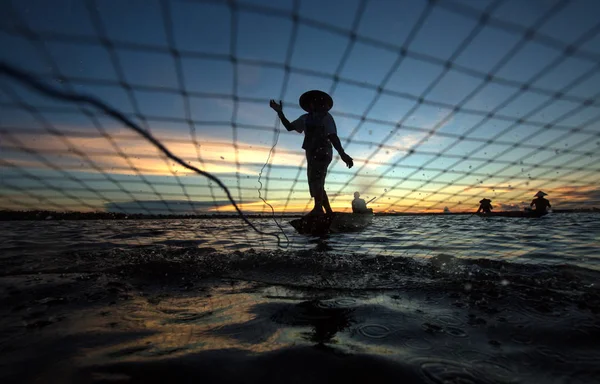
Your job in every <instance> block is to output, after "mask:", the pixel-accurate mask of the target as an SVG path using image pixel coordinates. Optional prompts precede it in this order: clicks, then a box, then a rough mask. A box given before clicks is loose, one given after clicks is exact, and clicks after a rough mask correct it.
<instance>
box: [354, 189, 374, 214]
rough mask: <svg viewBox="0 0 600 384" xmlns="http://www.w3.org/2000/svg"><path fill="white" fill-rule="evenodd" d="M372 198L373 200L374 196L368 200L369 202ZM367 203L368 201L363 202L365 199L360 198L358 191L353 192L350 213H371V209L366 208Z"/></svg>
mask: <svg viewBox="0 0 600 384" xmlns="http://www.w3.org/2000/svg"><path fill="white" fill-rule="evenodd" d="M373 200H375V198H372V199H371V200H369V203H370V202H371V201H373ZM367 204H368V203H367V202H365V199H361V198H360V193H358V192H354V200H352V213H373V209H371V208H367Z"/></svg>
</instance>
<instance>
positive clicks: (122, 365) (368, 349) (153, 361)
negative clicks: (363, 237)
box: [0, 281, 600, 384]
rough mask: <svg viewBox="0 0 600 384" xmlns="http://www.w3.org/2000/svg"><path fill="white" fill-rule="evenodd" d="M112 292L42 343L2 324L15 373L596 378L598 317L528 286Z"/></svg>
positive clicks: (231, 286)
mask: <svg viewBox="0 0 600 384" xmlns="http://www.w3.org/2000/svg"><path fill="white" fill-rule="evenodd" d="M40 284H42V282H40ZM108 285H110V286H111V287H116V288H117V289H116V291H119V292H120V293H121V299H120V300H119V301H118V302H117V303H116V304H115V303H114V302H112V301H109V300H112V299H111V298H110V297H105V298H104V300H102V299H96V300H92V301H90V300H88V301H87V302H80V303H79V304H78V311H77V312H74V311H71V312H69V313H68V314H67V315H65V316H63V317H66V318H67V319H66V320H63V321H62V322H57V321H55V322H54V323H50V324H49V325H47V326H45V327H43V328H42V327H40V328H41V329H40V330H37V331H35V332H36V333H35V334H34V333H31V332H32V331H29V332H24V331H23V328H22V327H21V328H19V327H18V326H16V325H15V324H16V321H15V319H18V317H19V315H18V313H17V312H15V311H12V313H11V314H10V315H8V316H7V317H4V320H3V321H4V323H5V325H6V324H10V327H12V328H13V329H14V331H13V333H15V335H16V336H17V337H20V341H19V342H18V343H17V342H15V340H16V339H15V337H14V335H13V336H12V339H9V340H8V341H9V342H8V343H5V344H4V345H5V346H7V348H11V351H12V354H13V356H16V357H13V358H12V359H13V361H17V362H19V361H20V360H23V365H20V364H16V365H15V367H16V369H17V370H14V371H11V373H12V374H16V373H17V372H18V369H24V367H25V362H26V361H27V362H28V361H29V359H31V358H32V357H38V358H39V357H41V356H44V354H48V355H50V354H52V356H53V359H55V360H57V361H62V365H61V364H58V365H51V366H49V367H48V368H47V369H43V370H40V371H39V372H31V371H29V372H28V374H29V375H32V374H35V376H36V378H37V379H38V381H39V382H47V381H46V380H47V379H52V378H55V377H57V376H56V375H57V374H61V373H62V374H63V375H65V376H62V377H61V376H60V375H59V376H58V377H61V380H60V382H69V380H66V378H67V375H66V374H65V372H61V370H64V371H66V372H69V375H68V377H69V378H72V377H76V378H77V379H78V380H77V381H81V382H127V383H131V382H133V383H143V382H198V381H207V382H248V383H278V382H282V381H286V380H293V381H296V382H314V383H326V382H332V381H331V380H332V378H336V379H339V378H344V377H345V378H346V379H347V381H344V382H381V381H378V380H386V382H387V380H392V379H394V380H400V381H401V382H409V383H425V382H427V383H430V382H433V383H449V382H452V383H455V382H456V383H458V382H460V383H475V384H477V383H520V382H526V383H529V382H531V383H533V382H536V383H537V382H539V383H542V382H543V383H546V382H555V381H554V380H556V379H558V378H562V379H564V381H560V380H559V381H557V382H565V383H595V382H596V381H595V380H596V379H597V377H595V375H596V374H597V373H598V372H597V366H596V365H597V361H598V359H600V353H599V351H598V349H597V345H596V343H595V340H597V337H598V336H600V322H599V317H598V315H597V314H596V315H594V314H593V313H591V312H590V311H586V310H581V309H579V308H577V305H575V304H573V303H570V302H569V300H564V298H563V297H562V296H561V295H555V296H553V298H552V300H551V301H548V303H546V304H545V305H544V303H543V302H544V300H539V299H538V301H539V302H536V301H535V300H533V299H535V298H536V297H539V296H537V295H536V294H527V293H522V294H521V295H520V296H513V295H512V294H513V293H516V292H520V291H522V288H515V289H514V290H510V288H508V290H507V292H506V293H507V295H506V296H505V297H502V296H498V295H496V294H494V293H493V292H491V291H490V292H486V291H480V292H479V293H478V294H477V295H475V296H473V294H472V293H469V292H461V290H456V289H452V288H451V287H446V288H447V289H444V290H443V291H429V292H427V290H426V289H424V290H422V291H413V292H407V291H404V292H402V291H397V292H396V291H388V292H377V293H369V292H348V293H347V294H345V295H341V294H340V293H336V292H332V291H330V292H328V291H314V290H312V291H302V290H294V289H289V288H283V287H277V286H264V285H259V284H256V283H239V282H234V281H221V282H215V283H214V284H208V285H206V284H205V285H204V286H197V287H196V289H193V290H186V291H185V292H181V291H177V289H173V287H171V288H170V289H164V287H163V289H162V290H146V291H145V292H143V291H142V292H140V291H139V290H138V289H133V287H131V286H128V285H127V284H123V283H118V282H112V283H109V284H108ZM423 288H424V287H423ZM88 289H89V287H88ZM95 289H98V290H102V287H100V286H98V287H96V288H95ZM126 292H128V297H127V298H124V297H123V296H122V295H123V294H124V293H126ZM525 292H526V291H525ZM532 300H533V301H532ZM457 303H463V304H468V305H462V306H461V305H457ZM52 308H54V309H52ZM52 308H50V309H48V311H57V310H58V311H60V307H58V309H56V308H57V307H52ZM54 314H56V313H54ZM67 322H68V323H67ZM40 335H43V337H41V338H40ZM70 335H73V337H71V336H70ZM2 338H3V339H6V337H4V336H3V337H2ZM4 341H6V340H4ZM30 343H36V345H38V347H37V348H36V349H31V348H27V345H29V344H30ZM57 346H60V348H57ZM82 348H83V350H85V353H81V351H82ZM4 352H6V351H4ZM4 352H2V351H0V356H5V357H6V353H4ZM234 366H235V369H233V368H232V367H234ZM73 371H74V372H75V373H73ZM7 373H8V371H7ZM20 374H21V375H22V374H23V373H20ZM0 377H1V375H0ZM20 377H21V378H24V376H20ZM9 378H10V376H9ZM84 379H85V380H84ZM402 379H404V380H405V381H402ZM426 379H427V380H429V381H427V380H426ZM562 379H561V380H562ZM365 380H366V381H365Z"/></svg>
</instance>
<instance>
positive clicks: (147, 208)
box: [104, 200, 248, 215]
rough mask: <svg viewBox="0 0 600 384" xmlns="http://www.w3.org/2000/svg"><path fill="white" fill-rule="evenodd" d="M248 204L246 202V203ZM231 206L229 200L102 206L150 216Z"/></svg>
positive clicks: (111, 203) (123, 203)
mask: <svg viewBox="0 0 600 384" xmlns="http://www.w3.org/2000/svg"><path fill="white" fill-rule="evenodd" d="M246 203H248V202H246ZM228 205H231V202H230V201H229V200H215V201H193V200H192V201H187V200H136V201H127V202H110V203H106V204H104V209H105V210H106V211H107V212H115V213H129V214H133V213H148V212H150V213H152V214H169V213H176V214H182V215H183V214H193V213H207V212H208V211H209V210H211V209H214V208H215V207H224V206H228Z"/></svg>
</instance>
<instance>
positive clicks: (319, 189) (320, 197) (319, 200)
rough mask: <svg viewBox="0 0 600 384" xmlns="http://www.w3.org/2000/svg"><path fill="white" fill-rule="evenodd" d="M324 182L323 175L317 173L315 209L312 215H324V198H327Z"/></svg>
mask: <svg viewBox="0 0 600 384" xmlns="http://www.w3.org/2000/svg"><path fill="white" fill-rule="evenodd" d="M323 181H324V180H323ZM323 181H322V178H321V175H320V174H319V173H317V174H316V175H315V180H314V181H313V188H314V190H313V191H314V195H313V197H314V199H315V207H314V208H313V210H312V212H311V214H323V203H324V197H326V195H325V189H324V186H325V183H324V182H323Z"/></svg>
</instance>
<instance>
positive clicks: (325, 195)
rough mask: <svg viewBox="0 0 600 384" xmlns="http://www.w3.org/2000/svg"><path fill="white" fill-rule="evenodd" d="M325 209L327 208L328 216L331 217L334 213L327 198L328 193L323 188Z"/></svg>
mask: <svg viewBox="0 0 600 384" xmlns="http://www.w3.org/2000/svg"><path fill="white" fill-rule="evenodd" d="M323 208H325V213H326V214H328V215H331V214H332V213H333V210H332V209H331V205H330V204H329V197H327V192H325V188H323Z"/></svg>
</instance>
